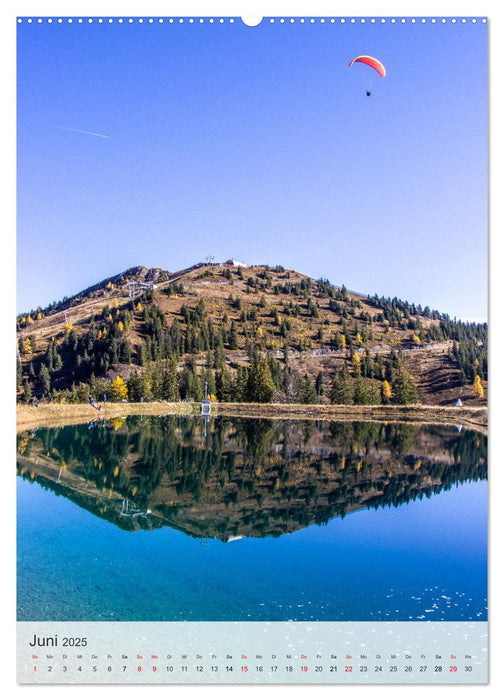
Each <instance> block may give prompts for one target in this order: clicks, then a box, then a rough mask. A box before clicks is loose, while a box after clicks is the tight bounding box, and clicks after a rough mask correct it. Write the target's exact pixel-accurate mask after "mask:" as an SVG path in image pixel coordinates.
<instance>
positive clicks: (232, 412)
mask: <svg viewBox="0 0 504 700" xmlns="http://www.w3.org/2000/svg"><path fill="white" fill-rule="evenodd" d="M132 415H151V416H163V415H186V416H199V415H200V404H199V402H195V403H183V402H175V403H168V402H153V403H131V404H122V403H108V404H105V408H104V410H103V411H97V410H96V409H95V408H93V407H92V406H90V405H89V404H63V403H62V404H56V403H49V404H41V405H40V406H39V407H38V408H36V407H35V406H25V405H17V407H16V432H17V433H19V432H22V431H24V430H33V429H34V428H36V427H46V428H50V427H62V426H64V425H78V424H80V423H88V422H90V421H92V420H94V419H96V418H98V417H100V416H101V417H103V418H105V419H113V418H122V417H124V416H132ZM212 416H223V417H225V416H227V417H230V418H232V417H236V418H265V419H271V420H273V419H275V420H287V419H290V420H293V419H298V420H338V421H349V422H351V421H363V422H387V423H420V424H422V423H423V424H425V423H431V424H443V425H455V426H459V425H461V426H462V427H465V428H469V429H472V430H478V431H479V432H482V433H485V434H487V432H488V409H487V407H486V406H485V407H477V408H474V407H465V406H462V407H456V406H426V405H421V404H417V405H409V406H393V405H388V406H383V405H382V406H341V405H338V406H336V405H319V404H314V405H307V404H253V403H215V404H212Z"/></svg>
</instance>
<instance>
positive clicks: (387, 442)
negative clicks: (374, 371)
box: [17, 416, 487, 541]
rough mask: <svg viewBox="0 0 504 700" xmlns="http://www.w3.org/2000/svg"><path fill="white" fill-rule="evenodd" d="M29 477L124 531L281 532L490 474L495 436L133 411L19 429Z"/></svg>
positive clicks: (222, 535) (228, 535)
mask: <svg viewBox="0 0 504 700" xmlns="http://www.w3.org/2000/svg"><path fill="white" fill-rule="evenodd" d="M17 453H18V460H17V470H18V474H19V475H20V476H21V477H22V478H23V479H27V480H30V481H36V482H37V483H38V484H40V485H41V486H43V487H44V488H46V489H49V490H51V491H53V492H55V493H56V494H58V495H62V496H64V497H65V498H68V499H70V500H72V501H73V502H75V503H76V504H78V505H79V506H81V507H82V508H85V509H87V510H88V511H90V512H91V513H94V514H95V515H97V516H98V517H100V518H103V519H106V520H108V521H110V522H113V523H114V524H115V525H117V526H118V527H120V528H122V529H124V530H132V531H133V530H139V529H144V530H151V529H155V528H161V527H164V526H169V527H171V528H175V529H178V530H181V531H183V532H184V533H186V534H188V535H190V536H192V537H195V538H201V539H202V540H208V539H209V538H217V539H220V540H222V541H229V540H231V539H235V538H238V537H256V538H262V537H267V536H272V537H278V536H280V535H283V534H287V533H291V532H294V531H296V530H299V529H301V528H305V527H307V526H308V525H311V524H314V523H319V524H322V523H327V522H328V521H329V520H331V519H332V518H335V517H340V518H343V517H344V516H345V515H346V514H347V513H351V512H353V511H356V510H360V509H366V508H380V507H384V506H391V505H392V506H397V505H399V504H402V503H407V502H408V501H411V500H414V499H417V498H423V497H431V496H432V495H433V494H436V493H439V492H440V491H442V490H446V489H450V488H451V487H452V486H453V485H456V484H459V483H462V482H466V481H478V480H481V479H486V477H487V441H486V437H485V436H484V435H482V434H480V433H478V432H474V431H470V430H463V431H462V432H458V431H457V429H456V428H453V427H449V426H440V425H428V426H426V425H422V426H420V425H413V424H389V425H385V424H381V423H369V422H366V423H347V422H345V423H342V422H334V421H302V420H288V421H286V420H258V419H247V418H224V417H217V418H212V419H211V420H210V422H209V423H208V425H207V424H203V422H202V421H201V420H200V419H199V418H191V417H182V416H164V417H149V418H145V417H140V416H135V417H128V419H127V420H125V419H114V420H110V421H101V422H97V423H92V424H90V425H77V426H67V427H63V428H40V429H38V430H35V431H29V432H24V433H21V434H19V435H18V444H17Z"/></svg>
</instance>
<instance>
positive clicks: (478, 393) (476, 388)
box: [472, 374, 485, 399]
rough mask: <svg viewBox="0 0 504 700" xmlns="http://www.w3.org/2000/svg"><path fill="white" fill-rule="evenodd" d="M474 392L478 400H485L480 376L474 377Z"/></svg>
mask: <svg viewBox="0 0 504 700" xmlns="http://www.w3.org/2000/svg"><path fill="white" fill-rule="evenodd" d="M472 390H473V392H474V393H475V394H476V396H477V397H478V398H480V399H482V398H483V396H484V394H485V392H484V390H483V386H482V384H481V377H480V376H479V374H477V375H476V376H475V377H474V383H473V385H472Z"/></svg>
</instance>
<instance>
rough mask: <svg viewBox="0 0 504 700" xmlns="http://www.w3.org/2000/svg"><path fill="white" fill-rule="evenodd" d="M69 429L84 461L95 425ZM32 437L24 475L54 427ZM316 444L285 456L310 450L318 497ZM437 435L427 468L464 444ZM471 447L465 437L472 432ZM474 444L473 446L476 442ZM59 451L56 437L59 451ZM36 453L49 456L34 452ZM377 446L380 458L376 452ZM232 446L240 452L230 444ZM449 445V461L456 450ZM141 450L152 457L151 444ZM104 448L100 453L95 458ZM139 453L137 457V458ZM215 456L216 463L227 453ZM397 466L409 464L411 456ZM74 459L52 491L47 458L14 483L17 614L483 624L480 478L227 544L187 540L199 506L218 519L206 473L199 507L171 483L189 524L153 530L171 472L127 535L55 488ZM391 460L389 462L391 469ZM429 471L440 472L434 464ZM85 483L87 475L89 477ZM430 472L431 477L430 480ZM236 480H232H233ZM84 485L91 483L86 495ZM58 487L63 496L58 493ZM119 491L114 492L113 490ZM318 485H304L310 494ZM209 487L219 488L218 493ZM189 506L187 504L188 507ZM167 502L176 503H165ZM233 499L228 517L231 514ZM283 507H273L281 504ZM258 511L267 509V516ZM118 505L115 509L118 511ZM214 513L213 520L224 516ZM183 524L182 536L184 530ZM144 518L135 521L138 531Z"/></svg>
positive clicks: (131, 430) (113, 435)
mask: <svg viewBox="0 0 504 700" xmlns="http://www.w3.org/2000/svg"><path fill="white" fill-rule="evenodd" d="M232 428H233V432H232V435H236V432H235V428H236V426H232ZM85 429H86V430H87V426H86V427H85ZM282 429H283V428H282ZM312 429H313V426H312ZM65 430H67V432H66V433H65ZM75 430H76V429H75V428H73V429H63V433H60V436H61V434H63V435H64V437H65V444H66V443H69V442H72V444H73V445H74V449H75V444H76V442H77V441H78V440H77V438H79V439H82V441H83V444H87V448H86V449H87V452H86V453H87V454H90V455H91V456H92V454H93V450H92V449H90V448H91V447H92V445H93V442H92V441H93V440H96V437H93V438H91V433H92V431H88V432H87V435H86V433H85V432H84V428H83V429H82V431H81V432H79V433H76V432H75ZM106 430H107V428H106V426H103V427H102V431H103V432H102V436H103V437H102V438H100V440H101V442H100V444H101V445H102V447H103V444H104V443H103V440H105V441H107V440H108V439H109V438H110V440H111V441H112V442H113V443H114V445H115V447H114V450H115V452H114V454H116V453H117V449H116V448H117V444H116V441H117V438H118V435H117V431H112V430H111V431H110V435H108V434H107V432H106ZM150 430H152V428H151V429H150ZM163 430H164V428H163ZM198 430H199V428H198ZM317 430H318V428H317ZM424 430H425V429H424ZM138 431H140V436H142V431H143V428H142V427H140V428H138V426H137V425H129V426H128V433H127V434H125V438H126V444H127V445H129V446H131V445H132V444H134V449H135V450H138V444H139V443H138V437H139V434H138ZM275 431H277V428H276V427H275V426H274V435H273V438H272V440H273V443H275V441H276V439H277V437H278V431H277V432H275ZM322 432H323V431H322ZM96 434H97V433H95V435H96ZM40 435H41V433H40V431H39V432H38V433H37V434H35V435H34V436H32V437H31V442H32V452H31V455H29V458H28V457H26V446H25V447H24V448H23V449H24V450H25V451H24V456H23V457H22V458H20V462H21V463H22V464H23V465H24V466H25V467H26V465H27V464H30V463H31V465H32V467H33V469H34V470H35V469H40V470H41V471H43V470H42V468H41V461H42V459H43V455H47V452H45V451H43V450H46V448H47V438H48V436H51V438H52V439H54V438H55V435H54V434H52V435H51V433H50V431H49V432H46V433H45V434H44V436H43V437H42V438H41V437H40ZM198 435H199V433H198ZM76 436H77V437H76ZM133 436H135V440H137V441H136V442H135V440H134V439H133ZM143 437H144V438H145V437H146V436H145V435H143ZM155 437H156V434H155V435H154V438H155ZM157 437H158V440H155V443H156V444H159V435H158V436H157ZM172 438H173V434H172V433H171V438H170V442H171V444H172V447H171V448H170V449H171V450H175V449H177V444H173V439H172ZM318 438H321V439H322V442H324V441H326V442H327V440H326V438H327V436H325V435H322V436H321V435H318V436H317V435H316V436H315V437H314V436H313V433H312V436H311V438H310V440H311V443H310V440H309V441H308V443H306V444H305V446H304V447H301V446H300V444H298V443H296V445H295V449H294V450H293V454H297V455H298V456H299V452H301V453H302V455H301V457H302V460H304V461H303V463H304V464H306V462H307V459H308V455H312V456H313V455H315V457H314V459H315V462H314V465H315V470H314V474H315V475H316V477H317V479H319V481H317V482H316V483H317V484H319V486H318V487H317V488H319V489H320V490H322V489H326V487H327V486H328V485H327V477H326V476H324V474H325V472H324V469H325V462H324V460H322V461H321V460H320V455H318V453H319V452H320V448H319V444H320V441H319V440H318ZM186 439H187V435H186V436H185V437H184V438H182V437H180V438H179V442H178V447H180V443H181V442H182V441H183V440H186ZM198 439H199V438H198ZM433 439H434V438H433V436H432V434H429V433H428V432H427V433H421V434H419V435H417V434H415V438H414V444H413V445H412V449H413V452H414V456H415V457H416V458H417V462H416V463H415V467H414V468H415V469H416V470H417V473H418V470H419V467H418V466H416V465H417V463H418V454H417V453H418V440H420V442H423V443H426V442H432V440H433ZM435 439H436V441H437V443H439V446H438V447H436V448H435V451H436V458H435V460H434V462H435V463H436V464H437V463H438V462H439V459H440V454H441V453H443V454H445V451H446V445H447V444H450V445H451V446H453V444H456V442H457V440H458V438H457V435H455V433H454V431H451V432H448V433H446V434H445V433H441V434H440V433H439V430H438V429H436V432H435ZM465 439H466V440H468V438H467V436H466V438H465ZM475 439H476V444H479V442H478V440H479V439H480V438H479V437H476V438H475ZM338 440H339V439H338V438H334V430H333V440H332V442H331V448H330V450H334V449H336V450H341V444H342V442H341V441H339V442H338ZM415 441H416V442H415ZM194 442H195V441H194V440H193V443H194ZM335 443H336V447H335ZM54 444H55V443H54V442H52V445H53V447H52V449H53V450H54V449H55V448H54ZM204 444H207V443H204ZM233 444H234V443H233ZM275 444H276V443H275ZM310 444H311V447H310ZM37 445H39V446H41V447H43V450H42V449H41V450H40V451H37V449H36V448H37ZM95 448H96V445H95ZM375 448H376V445H375ZM128 449H129V448H128ZM192 449H194V446H193V448H192ZM203 449H204V450H207V449H208V447H203ZM344 449H345V450H346V449H347V448H344ZM380 449H381V450H382V453H383V445H381V446H380ZM234 450H235V452H239V449H238V448H237V447H236V445H235V446H234ZM330 450H329V451H330ZM450 450H451V451H452V453H453V449H452V448H451V447H450ZM147 451H148V452H149V453H150V448H149V450H147ZM455 451H456V450H455ZM94 452H95V453H96V452H97V449H95V450H94ZM126 452H128V450H126ZM168 452H169V450H165V451H164V453H163V454H164V456H163V459H164V460H165V468H166V470H169V469H168V462H167V461H166V460H167V457H168ZM61 453H62V448H61V445H60V448H59V449H58V450H56V456H57V459H59V460H60V461H59V465H60V467H61ZM101 454H102V456H103V451H102V453H101ZM138 454H139V452H138V451H136V452H135V455H136V456H137V457H138ZM177 454H179V455H180V453H177ZM366 454H368V455H369V454H372V450H370V449H368V452H367V453H365V454H364V465H365V459H366ZM109 458H111V457H110V455H109ZM382 458H383V454H382ZM382 458H381V461H380V464H379V466H376V467H373V469H378V468H380V469H381V468H382V466H383V465H382V461H383V459H382ZM54 459H56V458H54ZM219 459H222V451H221V453H220V457H219ZM262 459H263V461H264V462H265V466H264V468H266V466H267V461H268V460H267V458H266V457H264V456H263V458H262ZM296 459H297V458H296ZM349 459H350V458H349ZM401 459H402V460H403V462H404V463H407V462H408V459H409V456H408V453H407V451H406V454H405V455H403V457H402V458H401ZM30 460H31V462H30ZM74 461H75V464H74V465H73V466H72V465H71V464H69V463H68V464H67V463H66V469H64V471H63V472H62V471H61V469H59V470H58V472H57V473H58V475H59V482H58V486H56V485H55V483H54V482H51V481H50V479H49V478H48V476H47V475H48V474H49V473H50V471H49V468H50V466H51V465H50V464H49V465H47V464H44V474H45V475H44V476H42V474H40V475H39V478H37V475H36V474H35V473H34V472H32V473H31V474H30V478H26V472H25V473H24V474H23V475H22V478H19V479H18V530H17V533H18V552H17V554H18V569H17V579H18V619H19V620H152V621H156V620H279V621H281V620H304V621H306V620H354V621H357V620H486V619H487V612H486V566H487V559H486V552H487V547H486V537H487V528H486V522H487V484H486V481H484V480H470V479H467V480H464V481H461V480H457V481H456V482H455V483H453V484H449V485H448V486H447V488H445V489H443V488H438V489H437V491H438V492H436V493H433V492H430V491H426V492H425V494H424V495H423V496H422V497H421V498H420V497H416V498H412V499H410V500H409V501H406V502H403V503H398V505H396V506H394V505H385V506H384V507H383V506H381V505H378V506H377V505H376V503H374V502H373V507H372V508H371V509H367V508H360V507H358V508H356V509H355V510H351V507H350V506H349V507H350V510H349V512H348V513H347V514H346V515H345V517H344V518H341V517H339V516H338V515H336V516H335V517H332V518H329V519H328V521H327V523H326V524H317V523H314V524H311V523H309V522H308V523H307V524H306V525H305V526H301V525H300V524H299V523H298V522H296V523H295V524H293V525H290V524H288V525H287V529H290V530H291V531H290V532H288V533H286V534H282V535H279V536H278V535H277V534H276V535H275V536H272V535H268V534H264V533H262V534H259V533H257V532H255V530H251V531H249V534H248V535H246V536H243V537H242V538H241V539H235V540H233V539H231V541H225V540H226V539H229V537H228V535H227V534H225V535H222V537H221V539H219V538H217V537H208V536H207V537H197V536H195V534H194V528H195V527H196V525H194V524H193V521H194V522H195V521H196V515H195V513H196V514H197V513H198V512H199V513H201V512H205V513H206V515H207V518H211V517H214V515H213V513H214V511H213V510H212V509H213V508H214V505H213V503H211V504H210V505H208V503H210V498H209V496H208V498H207V500H208V503H207V501H206V500H205V496H207V492H206V491H205V488H208V489H209V488H210V486H209V484H210V482H211V483H212V484H213V481H212V478H213V477H212V475H211V472H210V471H209V470H208V469H207V471H208V474H207V481H206V482H205V484H204V485H203V491H202V493H200V495H199V500H198V498H196V497H194V499H193V496H192V492H191V493H190V494H189V496H188V495H187V492H184V491H183V490H181V487H180V476H179V475H173V474H172V475H171V477H170V478H171V479H172V480H174V482H173V483H176V485H177V487H178V490H179V492H180V494H179V498H180V502H181V504H183V508H182V510H183V512H185V511H184V508H189V507H191V508H196V510H195V511H194V512H193V511H192V510H190V513H191V514H192V515H191V519H190V523H191V524H190V525H188V522H189V520H187V521H186V520H183V521H181V520H180V519H179V520H178V521H173V522H172V526H169V525H165V524H161V525H160V520H159V519H158V520H156V517H158V516H159V513H164V512H166V509H165V510H163V507H162V506H163V504H161V505H160V504H159V503H158V501H159V499H160V498H161V496H159V498H158V496H157V495H156V494H163V493H168V490H167V489H169V487H170V484H171V482H169V480H168V477H166V478H167V481H166V485H165V486H163V480H162V479H163V478H165V477H164V476H163V477H162V478H161V480H160V479H157V480H156V483H157V486H156V487H155V488H154V489H152V488H151V489H150V491H149V494H150V495H149V497H148V498H147V497H146V498H147V503H146V505H147V506H149V507H151V508H152V511H151V514H150V515H146V516H140V517H138V518H135V519H131V520H130V521H128V523H129V522H134V523H135V527H136V528H137V529H133V530H132V529H125V528H124V524H123V523H124V522H126V521H125V518H124V516H120V515H117V516H116V521H114V520H113V519H111V516H110V515H109V514H108V515H107V513H105V514H102V516H101V517H100V516H99V515H97V514H96V512H92V511H91V510H90V506H89V504H88V507H84V506H83V504H82V503H83V502H82V498H81V501H80V502H79V503H77V502H74V500H71V497H69V496H71V493H70V491H67V492H66V493H63V492H62V491H61V485H62V484H64V482H65V479H66V480H67V481H68V483H70V480H71V478H72V479H75V480H76V479H77V475H78V473H79V468H81V469H82V464H83V459H82V457H81V456H79V455H78V456H77V459H74ZM277 461H278V460H276V462H277ZM332 461H333V462H334V461H335V460H334V459H333V460H332ZM362 461H363V460H361V465H360V467H359V462H357V467H358V471H357V472H356V473H355V474H354V473H352V475H349V476H348V477H345V478H346V479H348V482H345V484H344V487H343V486H342V485H341V482H338V483H339V484H340V489H344V490H345V491H346V492H347V491H348V486H347V483H355V479H356V475H359V474H362V470H363V468H365V466H364V467H363V465H362ZM410 461H411V460H410ZM276 462H275V464H276ZM424 462H425V456H424ZM399 463H400V460H398V459H397V458H396V459H395V461H394V464H399ZM291 464H292V462H291ZM296 464H297V462H296ZM78 467H79V468H78ZM18 468H19V465H18ZM125 468H126V467H125ZM142 468H143V469H145V462H142ZM347 468H348V466H347V465H346V466H345V469H347ZM387 468H389V469H390V467H387ZM395 468H396V469H398V468H399V467H395ZM429 468H431V467H429ZM72 469H73V470H74V471H72ZM235 469H236V466H235ZM275 469H276V467H275ZM412 469H413V467H412ZM436 469H437V471H436V474H437V473H438V471H439V469H438V467H436ZM21 471H23V470H21ZM141 471H142V469H140V468H139V467H138V464H137V468H136V471H135V472H134V473H135V475H136V476H135V479H137V480H138V473H139V472H141ZM317 472H318V474H317ZM100 473H101V471H100ZM116 473H117V470H116ZM128 473H129V472H128ZM132 473H133V472H132ZM296 474H298V472H296ZM54 476H56V471H55V474H54ZM88 478H89V474H87V475H86V479H88ZM116 478H119V476H117V477H116ZM124 478H126V477H124ZM130 478H133V477H130ZM263 478H264V472H263V473H262V474H261V475H260V476H258V477H257V479H259V480H261V479H263ZM311 478H315V477H311ZM335 478H336V477H335ZM394 478H395V477H394ZM425 478H426V479H429V478H430V479H432V476H430V477H429V475H427V476H426V477H425ZM233 479H234V481H233V482H232V483H233V485H234V484H235V483H236V476H233ZM296 479H297V483H298V489H299V490H298V492H297V494H295V495H296V497H297V498H298V499H299V498H301V495H300V494H301V493H303V494H304V495H303V498H304V499H307V497H306V484H304V483H303V484H302V485H300V484H299V477H298V476H297V477H296ZM410 481H412V477H411V476H410ZM418 481H419V483H420V480H418ZM135 483H140V482H138V481H137V482H135ZM261 483H262V482H261ZM78 484H80V482H77V481H75V483H73V482H72V488H73V489H77V487H78ZM320 484H323V486H321V485H320ZM91 486H92V484H91V482H90V481H89V480H88V481H86V486H83V487H82V489H83V491H84V489H90V488H91ZM130 486H131V484H130V483H129V482H128V483H127V484H126V482H124V484H123V488H130ZM227 486H228V484H227V483H226V484H225V487H226V488H227ZM329 486H330V484H329ZM58 488H59V489H60V491H61V493H60V495H57V493H55V490H56V491H57V490H58ZM79 488H80V487H79ZM114 488H118V487H117V484H115V485H114ZM223 488H224V486H223ZM247 488H248V490H247V491H246V494H245V495H243V497H241V496H240V497H238V502H239V504H240V503H241V504H240V510H239V512H240V513H243V512H245V508H246V503H247V499H248V498H249V495H248V494H249V493H250V492H251V489H252V488H253V487H252V486H250V485H249V486H248V487H247ZM301 488H302V491H301ZM314 488H315V487H314V486H313V485H312V488H311V492H310V493H311V494H312V496H311V498H312V499H313V498H314V497H313V492H314ZM360 488H361V490H362V487H360ZM163 489H165V490H164V491H163ZM212 489H213V490H212V491H211V493H212V494H214V493H215V489H214V487H213V486H212ZM100 493H101V492H100ZM208 493H210V491H208ZM286 493H287V492H286ZM324 493H325V491H324ZM352 493H354V494H355V493H356V491H355V490H354V491H353V492H352ZM171 495H172V493H171V492H170V496H171ZM289 495H290V498H291V499H292V498H293V496H292V489H291V491H290V492H289V493H288V494H287V495H286V496H285V497H288V496H289ZM107 498H108V502H110V499H111V498H112V504H114V501H113V496H111V495H110V492H109V493H108V494H107ZM156 498H157V499H158V500H156ZM240 498H242V501H240ZM279 498H284V496H281V497H279ZM317 498H318V499H319V500H321V501H322V500H324V499H325V500H324V503H325V502H326V500H327V499H326V496H325V495H323V494H322V491H321V495H320V496H315V500H317ZM149 499H150V500H149ZM188 499H193V500H190V502H189V505H188ZM161 500H162V499H161ZM172 500H173V499H172V498H170V504H171V505H173V504H172ZM329 500H330V499H329ZM396 500H397V499H396ZM354 501H355V496H354ZM349 502H350V501H349ZM232 503H233V502H232ZM232 503H231V505H230V506H228V507H227V508H228V509H229V508H237V506H236V505H235V506H233V505H232ZM278 504H279V501H277V502H276V506H275V507H276V508H278ZM179 505H180V504H179ZM357 505H359V504H357ZM219 506H220V504H217V505H216V506H215V507H216V508H218V507H219ZM111 507H112V506H111ZM114 507H115V506H114ZM143 507H145V504H143V505H142V508H143ZM181 507H182V506H181ZM265 508H266V506H264V502H263V510H264V509H265ZM267 508H269V512H270V515H271V514H273V515H275V513H276V511H274V510H272V507H271V505H268V506H267ZM118 509H119V501H117V507H116V511H114V512H118ZM198 509H200V510H198ZM201 509H203V511H202V510H201ZM256 509H259V510H260V507H259V506H258V505H256ZM139 510H140V509H139ZM171 512H172V511H170V513H171ZM173 512H175V511H173ZM216 512H218V513H219V517H221V515H220V511H216ZM226 512H227V511H226ZM309 512H310V513H311V512H312V511H309ZM313 512H318V511H313ZM156 514H157V515H156ZM178 517H180V511H179V516H178ZM215 517H217V516H215ZM226 517H228V519H229V516H226ZM240 517H242V520H241V521H240V525H239V526H238V527H239V528H240V527H241V528H244V529H245V527H246V526H245V523H246V522H247V520H246V517H245V516H240ZM303 517H305V516H303ZM149 518H151V520H149ZM231 520H232V518H231ZM181 522H183V523H184V528H185V529H186V531H183V529H181V527H182V526H181ZM219 522H220V521H219ZM138 523H141V527H140V526H138V527H137V524H138ZM173 525H174V526H173ZM128 527H129V525H128ZM198 527H199V525H198ZM232 527H233V533H234V534H233V535H232V536H234V537H236V536H240V533H239V532H238V535H237V534H236V528H237V526H236V524H233V526H232ZM275 527H276V526H275ZM177 528H178V529H177ZM191 528H192V530H191V532H189V530H190V529H191ZM263 530H264V528H263ZM221 531H222V527H221Z"/></svg>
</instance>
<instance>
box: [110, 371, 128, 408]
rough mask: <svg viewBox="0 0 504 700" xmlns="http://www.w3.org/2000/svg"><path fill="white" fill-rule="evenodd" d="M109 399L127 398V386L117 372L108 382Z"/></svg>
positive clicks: (119, 399)
mask: <svg viewBox="0 0 504 700" xmlns="http://www.w3.org/2000/svg"><path fill="white" fill-rule="evenodd" d="M110 389H111V392H110V394H111V396H110V400H111V401H122V400H123V399H127V398H128V387H127V386H126V382H125V381H124V379H123V378H122V377H121V376H120V375H119V374H118V375H117V377H116V378H115V379H114V380H113V381H112V382H111V384H110Z"/></svg>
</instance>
